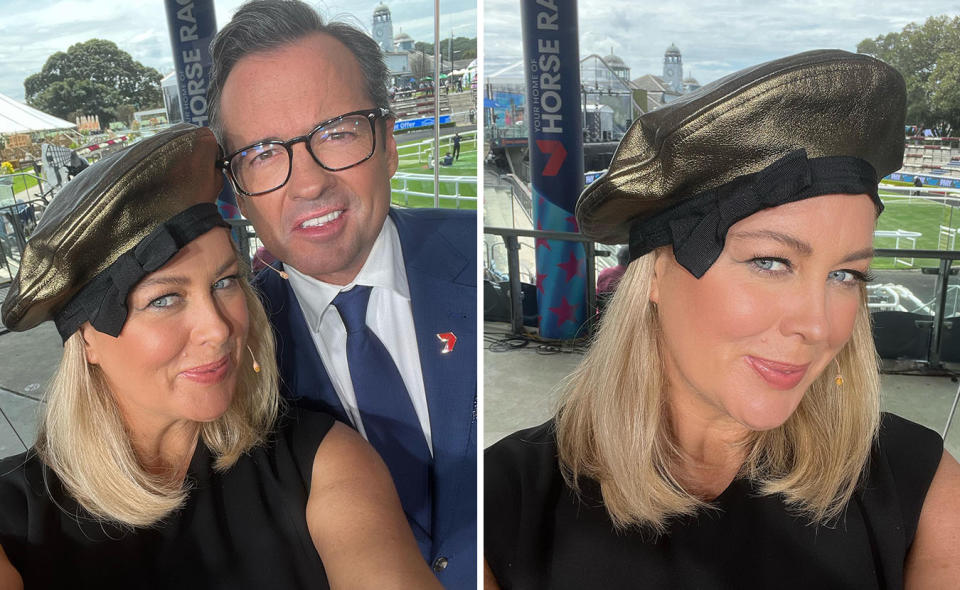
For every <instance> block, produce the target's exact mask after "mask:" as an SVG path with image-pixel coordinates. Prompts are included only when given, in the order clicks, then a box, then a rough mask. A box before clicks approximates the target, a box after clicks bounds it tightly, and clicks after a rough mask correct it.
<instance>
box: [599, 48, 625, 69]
mask: <svg viewBox="0 0 960 590" xmlns="http://www.w3.org/2000/svg"><path fill="white" fill-rule="evenodd" d="M603 61H604V62H606V64H607V65H608V66H610V67H611V68H625V67H627V64H625V63H624V62H623V60H622V59H620V56H618V55H614V53H613V50H611V51H610V55H608V56H605V57H604V58H603Z"/></svg>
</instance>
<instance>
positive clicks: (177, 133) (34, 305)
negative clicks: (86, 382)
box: [2, 124, 223, 331]
mask: <svg viewBox="0 0 960 590" xmlns="http://www.w3.org/2000/svg"><path fill="white" fill-rule="evenodd" d="M217 153H218V148H217V142H216V140H215V139H214V137H213V133H212V132H211V131H210V130H209V129H207V128H204V127H196V126H193V125H188V124H180V125H175V126H173V127H171V128H169V129H167V130H165V131H162V132H160V133H158V134H156V135H154V136H152V137H148V138H146V139H144V140H142V141H140V142H138V143H136V144H134V145H132V146H131V147H129V148H126V149H125V150H124V151H122V152H120V153H118V154H115V155H112V156H110V157H108V158H105V159H103V160H101V161H100V162H97V163H96V164H94V165H93V166H90V167H89V168H87V169H86V170H84V171H83V172H81V173H80V174H79V175H78V176H77V177H76V178H74V179H73V180H71V181H70V182H69V183H68V184H67V185H66V186H65V187H64V188H63V190H61V191H60V193H59V194H58V195H57V196H56V197H55V198H54V199H53V201H52V202H51V203H50V205H49V207H47V209H46V211H44V213H43V216H42V217H41V218H40V221H39V223H38V224H37V228H36V230H35V231H34V233H33V235H32V236H31V237H30V239H29V240H28V241H27V247H26V249H25V250H24V252H23V257H22V259H21V262H20V270H19V272H18V273H17V276H16V277H15V278H14V280H13V283H12V285H11V286H10V289H9V291H8V292H7V297H6V299H5V300H4V302H3V307H2V314H3V323H4V325H5V326H6V327H7V328H9V329H11V330H15V331H23V330H28V329H30V328H32V327H34V326H36V325H38V324H40V323H41V322H44V321H46V320H49V319H52V318H53V314H54V313H55V312H56V311H58V310H59V309H60V308H62V307H63V306H64V305H65V304H66V303H67V302H68V301H69V300H70V299H71V298H73V296H74V295H76V293H77V292H78V291H79V290H80V289H81V288H82V287H83V286H84V285H86V284H87V283H88V282H90V280H91V279H93V278H94V277H96V276H97V275H99V274H100V273H101V272H103V271H104V269H106V268H107V267H108V266H110V265H111V264H113V262H114V261H115V260H116V259H117V258H119V257H120V255H121V254H123V253H124V252H127V251H129V250H132V249H133V248H134V247H136V245H137V244H138V243H140V241H141V240H142V239H143V238H145V237H146V236H147V235H149V234H150V233H151V232H152V231H153V230H154V229H156V228H157V227H158V226H160V225H161V224H163V223H164V222H165V221H167V220H169V219H170V218H172V217H173V216H175V215H176V214H177V213H180V212H181V211H183V210H185V209H188V208H189V207H191V206H193V205H195V204H198V203H204V202H207V203H213V202H215V201H216V198H217V195H218V194H219V192H220V188H221V187H222V186H223V174H222V173H221V172H220V171H219V170H217V169H216V167H215V165H214V162H215V161H216V158H217Z"/></svg>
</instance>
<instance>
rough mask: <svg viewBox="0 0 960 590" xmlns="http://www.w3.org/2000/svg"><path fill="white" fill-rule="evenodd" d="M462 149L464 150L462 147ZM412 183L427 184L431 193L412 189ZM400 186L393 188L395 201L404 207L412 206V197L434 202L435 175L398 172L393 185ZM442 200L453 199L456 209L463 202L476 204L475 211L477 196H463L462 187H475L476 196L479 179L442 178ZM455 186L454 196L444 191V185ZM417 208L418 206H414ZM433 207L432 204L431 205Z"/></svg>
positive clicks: (469, 177) (472, 177)
mask: <svg viewBox="0 0 960 590" xmlns="http://www.w3.org/2000/svg"><path fill="white" fill-rule="evenodd" d="M461 149H463V148H462V147H461ZM412 182H417V183H425V184H428V185H429V187H430V192H426V191H419V190H415V189H413V188H411V187H410V184H411V183H412ZM398 183H399V184H400V186H399V187H398V186H393V189H392V193H393V200H394V202H395V203H399V204H401V205H403V206H404V207H409V206H410V197H426V198H428V199H430V200H431V202H432V201H433V174H412V173H409V172H397V173H396V174H394V175H393V179H392V182H391V184H392V185H395V184H398ZM440 184H441V190H440V200H441V201H443V200H445V199H446V200H448V201H449V200H450V199H453V201H454V203H455V208H456V209H459V208H460V203H461V202H462V201H469V202H471V203H474V206H473V207H472V208H473V209H476V202H477V197H476V196H469V195H463V194H461V187H464V186H471V187H473V193H474V195H476V192H477V177H476V176H441V177H440ZM444 184H446V185H451V184H452V185H453V194H451V193H449V192H446V191H444V190H443V186H442V185H444ZM414 206H416V205H414ZM430 206H432V204H431V205H430Z"/></svg>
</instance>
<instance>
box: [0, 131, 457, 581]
mask: <svg viewBox="0 0 960 590" xmlns="http://www.w3.org/2000/svg"><path fill="white" fill-rule="evenodd" d="M216 156H217V145H216V141H215V140H214V138H213V134H212V133H211V132H210V131H209V130H207V129H200V128H196V127H193V126H190V125H178V126H176V127H173V128H172V129H170V130H168V131H166V132H163V133H160V134H157V135H155V136H153V137H151V138H148V139H145V140H143V141H142V142H140V143H138V144H136V145H134V146H133V147H131V148H130V149H128V150H126V151H124V152H122V153H121V154H119V155H117V156H114V157H111V158H108V159H106V160H104V161H102V162H100V163H98V164H95V165H94V166H92V167H91V168H90V169H88V170H86V171H85V172H84V173H83V174H81V175H80V176H78V177H77V179H75V180H74V181H72V182H71V183H70V184H69V185H68V186H67V187H66V188H65V189H64V190H63V191H62V192H61V193H60V194H59V195H58V196H57V197H56V199H55V200H54V201H53V202H52V203H51V205H50V207H49V208H48V210H47V211H46V212H45V214H44V216H43V219H41V221H40V224H39V226H38V228H37V230H36V232H35V234H34V235H33V236H32V238H31V240H30V241H29V242H28V244H27V248H26V250H25V252H24V255H23V260H22V264H21V267H20V271H19V273H18V275H17V278H16V279H15V281H14V283H13V285H12V286H11V288H10V291H9V293H8V295H7V298H6V300H5V301H4V304H3V320H4V324H5V325H6V326H8V327H9V328H11V329H13V330H26V329H30V328H32V327H33V326H36V325H37V324H39V323H40V322H42V321H45V320H48V319H52V320H53V321H54V322H55V324H56V326H57V329H58V330H59V332H60V334H61V336H62V337H63V338H64V353H63V359H62V361H61V364H60V367H59V369H58V371H57V373H56V375H55V377H54V379H53V381H52V383H51V385H50V388H49V390H48V392H47V398H46V402H47V403H46V406H45V410H44V415H43V418H42V422H41V425H40V432H39V434H38V439H37V442H36V444H35V446H34V447H33V448H32V449H31V450H29V451H28V452H26V453H24V454H22V455H18V456H15V457H10V458H7V459H5V460H3V461H0V587H3V588H18V587H24V586H25V587H28V588H68V587H95V588H326V587H334V588H338V587H339V588H410V587H418V588H420V587H422V588H439V584H438V583H437V581H436V579H435V578H434V577H433V576H432V574H431V572H430V571H429V569H428V568H427V567H426V564H425V563H424V562H423V560H422V558H421V557H420V555H419V551H418V550H417V547H416V544H415V542H414V539H413V535H412V533H411V532H410V529H409V528H408V525H407V524H406V521H405V519H404V516H403V513H402V511H401V508H400V503H399V500H398V498H397V495H396V492H395V490H394V489H393V485H392V482H391V479H390V476H389V473H388V472H387V470H386V468H385V466H384V465H383V463H382V462H381V461H380V459H379V457H378V456H377V455H376V453H375V452H374V451H373V450H372V449H371V448H370V447H369V445H367V444H366V443H365V442H364V441H363V440H362V439H361V438H360V437H359V435H357V434H355V433H353V431H352V430H350V429H349V428H347V427H345V426H343V425H340V424H336V423H335V422H334V421H333V419H332V418H330V417H329V416H326V415H324V414H317V413H312V412H306V411H297V410H293V409H289V410H286V411H284V410H283V409H282V406H281V404H280V402H279V397H278V392H277V369H276V365H275V361H274V354H273V338H272V335H271V331H270V328H269V325H268V323H267V318H266V315H265V313H264V311H263V309H262V307H260V304H259V302H258V301H257V298H256V296H255V295H254V294H253V292H252V291H251V289H250V286H249V285H248V284H247V282H246V279H245V278H244V269H243V268H242V266H241V264H240V262H239V260H238V258H237V254H236V250H235V248H234V246H233V243H232V241H231V239H230V234H229V229H228V227H229V226H227V224H226V223H225V222H224V221H223V220H222V219H221V218H220V216H219V214H218V213H217V209H216V205H215V204H214V201H215V199H216V196H217V194H218V193H219V191H220V187H221V185H222V176H221V175H220V173H219V172H218V171H216V169H215V167H214V161H215V158H216Z"/></svg>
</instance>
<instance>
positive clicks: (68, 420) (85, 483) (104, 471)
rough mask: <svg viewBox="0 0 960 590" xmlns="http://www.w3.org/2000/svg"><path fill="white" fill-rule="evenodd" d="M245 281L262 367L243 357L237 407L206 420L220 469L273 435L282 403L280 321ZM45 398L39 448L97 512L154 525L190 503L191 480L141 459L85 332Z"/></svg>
mask: <svg viewBox="0 0 960 590" xmlns="http://www.w3.org/2000/svg"><path fill="white" fill-rule="evenodd" d="M240 286H241V289H242V290H243V294H244V299H245V300H246V303H247V310H248V312H249V315H250V326H249V331H248V336H247V344H248V345H249V346H250V350H251V351H252V354H253V356H254V358H256V359H257V361H258V362H259V364H260V367H261V369H260V372H259V373H257V372H255V371H254V369H253V366H252V362H253V361H252V359H250V362H249V363H246V362H243V363H241V366H240V369H239V370H240V373H239V375H238V379H237V389H236V392H235V393H234V396H233V400H232V402H231V404H230V407H229V408H228V409H227V411H226V412H225V413H224V414H223V415H222V416H220V417H219V418H217V419H216V420H214V421H212V422H208V423H204V424H203V425H202V428H201V434H200V436H201V439H202V442H200V443H198V444H206V445H207V447H208V448H209V449H210V450H211V452H212V453H213V454H214V455H215V456H216V462H215V464H214V467H215V469H217V470H218V471H224V470H226V469H228V468H229V467H231V466H232V465H233V464H234V463H236V461H237V459H239V458H240V456H241V455H242V454H244V453H245V452H247V451H248V450H250V449H251V448H253V447H254V446H256V445H258V444H260V443H262V442H263V441H264V440H265V438H266V436H267V434H268V433H269V432H270V429H271V428H272V426H273V424H274V421H275V420H276V417H277V412H278V411H279V404H280V397H279V393H278V385H277V365H276V359H275V357H274V340H273V332H272V328H271V327H270V323H269V321H268V319H267V316H266V313H265V312H264V310H263V307H262V306H261V304H260V301H259V300H258V299H257V296H256V294H255V293H254V292H253V289H252V288H251V287H250V284H249V283H248V281H247V280H246V278H241V279H240ZM246 352H247V351H246V350H245V351H244V354H243V356H244V357H245V356H246ZM45 399H46V407H45V408H44V410H43V414H42V416H41V419H40V426H39V432H38V434H37V443H36V445H35V448H36V450H37V453H38V455H39V457H40V459H41V460H42V461H43V462H44V463H45V464H46V465H47V467H49V468H50V469H51V470H52V471H53V472H54V473H55V474H56V475H57V477H58V478H59V479H60V481H61V482H62V484H63V486H64V488H65V489H66V491H67V492H68V493H69V494H70V495H71V496H72V497H73V498H74V499H75V500H76V501H77V502H78V503H79V504H80V505H81V506H82V507H83V508H84V509H86V511H87V512H89V513H90V515H92V516H93V517H94V518H98V519H103V520H106V521H111V522H113V523H115V524H119V525H121V526H129V527H147V526H151V525H153V524H156V523H157V522H158V521H160V520H161V519H163V518H164V517H165V516H167V515H168V514H170V513H171V512H173V511H174V510H177V509H178V508H180V507H181V506H182V505H183V503H184V502H185V500H186V498H187V495H188V493H189V487H188V486H187V485H185V483H184V482H183V481H174V480H172V479H171V477H165V476H163V475H156V474H151V473H149V472H148V471H147V470H145V469H144V468H143V466H142V464H141V463H140V461H139V460H138V459H137V455H136V453H135V452H134V449H133V446H132V444H131V442H130V437H129V436H128V434H127V431H126V428H125V426H124V422H123V418H122V416H121V413H120V410H119V408H118V406H117V404H116V402H115V401H114V397H113V395H112V394H111V392H110V389H109V387H108V386H107V383H106V381H105V379H104V376H103V373H102V371H101V370H100V368H99V367H98V366H96V365H90V364H89V363H88V362H87V357H86V354H85V353H84V345H83V339H82V336H81V335H80V332H79V331H78V332H77V333H75V334H73V335H72V336H71V337H70V338H68V339H67V341H66V342H65V343H64V348H63V358H62V359H61V361H60V366H59V367H58V369H57V372H56V373H55V374H54V376H53V379H52V380H51V383H50V386H49V387H48V389H47V392H46V398H45Z"/></svg>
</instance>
